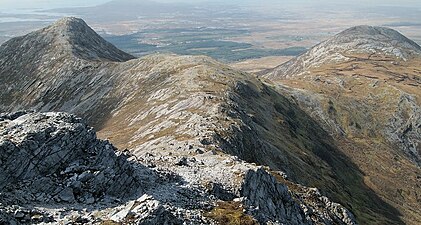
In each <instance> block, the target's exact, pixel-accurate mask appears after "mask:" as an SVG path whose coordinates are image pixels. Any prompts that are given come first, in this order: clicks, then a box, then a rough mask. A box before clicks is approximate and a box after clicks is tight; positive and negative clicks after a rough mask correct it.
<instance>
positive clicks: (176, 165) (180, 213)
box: [0, 112, 356, 224]
mask: <svg viewBox="0 0 421 225" xmlns="http://www.w3.org/2000/svg"><path fill="white" fill-rule="evenodd" d="M0 128H1V129H0V131H1V132H0V160H1V164H0V165H1V166H0V171H1V173H0V174H1V177H0V178H1V182H0V184H1V186H0V193H1V194H0V222H1V223H2V224H38V223H44V224H54V223H64V224H67V223H74V224H101V223H106V222H107V221H108V222H114V223H117V222H120V223H135V224H152V223H156V224H185V223H186V222H187V223H188V224H215V221H214V220H213V218H212V217H207V216H206V214H205V213H203V212H204V211H205V212H206V211H209V210H212V207H213V206H212V205H216V204H217V203H218V202H219V201H240V202H242V203H243V204H244V206H245V207H244V210H245V212H243V211H240V212H238V213H242V214H245V213H247V214H250V215H252V216H253V217H254V218H255V219H256V220H257V221H259V222H260V223H261V224H313V222H316V221H317V222H319V223H320V221H324V222H322V224H331V222H332V221H336V223H337V224H356V223H355V221H354V220H353V217H352V216H350V215H351V214H350V213H349V212H348V211H347V210H346V209H344V208H343V207H342V206H340V205H339V204H336V203H331V202H330V201H329V200H328V199H327V198H326V197H321V198H323V201H324V202H325V206H322V207H321V206H320V204H319V203H317V202H313V200H311V199H312V198H310V197H309V198H307V199H308V201H297V199H296V198H295V197H294V196H299V195H300V193H298V192H297V193H293V192H291V190H289V188H288V187H287V186H286V185H285V184H281V183H280V182H279V181H277V180H276V179H275V178H274V177H273V176H272V175H270V174H269V173H268V172H266V171H265V170H264V169H263V168H262V167H256V166H254V165H251V164H248V163H245V162H243V161H240V160H238V159H236V160H232V159H231V158H232V157H231V156H227V155H226V156H218V155H213V154H204V153H202V154H201V157H197V159H195V158H187V157H181V158H178V157H171V155H169V156H166V157H163V156H159V157H158V156H154V155H152V154H151V153H147V155H145V156H144V157H142V158H141V159H140V158H139V159H138V158H137V157H132V156H129V155H125V154H123V153H121V152H118V151H117V149H116V148H114V147H113V146H112V145H111V144H110V143H109V142H108V141H102V140H98V139H97V138H96V136H95V132H94V131H93V129H92V128H90V127H88V126H87V125H86V124H85V123H83V121H82V120H81V119H80V118H77V117H75V116H73V115H70V114H66V113H34V112H17V113H10V114H1V115H0ZM193 159H194V160H193ZM180 162H182V163H180ZM227 162H229V163H228V164H227ZM143 163H146V164H148V166H144V164H143ZM303 188H304V187H303ZM235 199H237V200H235ZM82 209H83V210H82ZM337 215H348V217H345V216H342V217H338V216H337ZM337 218H340V219H337Z"/></svg>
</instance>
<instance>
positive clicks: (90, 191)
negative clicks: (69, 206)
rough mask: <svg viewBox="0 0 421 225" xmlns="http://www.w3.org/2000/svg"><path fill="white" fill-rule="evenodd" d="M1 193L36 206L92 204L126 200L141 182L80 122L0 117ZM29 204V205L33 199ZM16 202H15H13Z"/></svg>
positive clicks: (57, 116) (60, 116) (62, 117)
mask: <svg viewBox="0 0 421 225" xmlns="http://www.w3.org/2000/svg"><path fill="white" fill-rule="evenodd" d="M0 128H1V130H0V162H1V163H0V190H1V191H2V192H4V191H11V192H16V193H18V192H19V191H23V190H24V191H26V192H28V193H29V194H28V195H29V196H19V195H16V197H30V198H31V197H35V201H40V202H50V201H56V202H65V203H74V202H81V203H86V204H92V203H94V202H96V201H98V199H101V198H104V196H105V195H109V196H114V197H119V198H127V197H130V196H133V195H134V194H138V193H140V192H141V189H142V188H141V187H142V182H143V181H141V179H140V175H139V174H137V173H138V172H137V171H136V170H135V168H134V165H133V164H132V163H130V162H129V161H128V160H127V156H125V155H124V154H118V155H116V152H115V150H116V149H115V147H114V146H112V145H111V144H110V143H109V142H108V141H102V140H98V139H96V134H95V131H94V130H93V129H92V128H90V127H88V126H87V125H86V124H84V123H83V122H82V120H81V119H80V118H77V117H75V116H72V115H68V114H65V113H43V114H39V113H15V114H1V115H0ZM30 198H29V199H28V200H31V201H32V200H33V199H30ZM19 200H20V199H19V198H17V201H19Z"/></svg>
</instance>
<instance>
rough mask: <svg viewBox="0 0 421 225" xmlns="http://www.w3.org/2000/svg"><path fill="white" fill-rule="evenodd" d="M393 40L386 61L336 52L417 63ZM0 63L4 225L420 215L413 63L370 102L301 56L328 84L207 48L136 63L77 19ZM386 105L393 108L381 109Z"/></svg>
mask: <svg viewBox="0 0 421 225" xmlns="http://www.w3.org/2000/svg"><path fill="white" fill-rule="evenodd" d="M370 29H374V28H370V27H367V28H364V27H361V28H358V29H357V30H370ZM349 32H350V33H352V34H353V35H354V34H355V35H357V34H358V35H361V36H367V35H369V34H367V32H365V31H358V32H357V31H352V30H351V31H349ZM360 33H362V34H360ZM378 33H381V34H378ZM384 33H386V34H387V35H388V37H389V38H392V37H394V35H398V34H396V33H394V32H383V31H382V32H380V31H379V32H374V36H373V39H376V38H377V37H380V36H382V35H383V34H384ZM347 35H348V34H346V33H343V34H341V36H347ZM382 37H383V36H382ZM335 39H338V37H336V38H335ZM362 39H364V38H363V37H362ZM381 40H382V39H380V41H381ZM399 40H400V41H401V42H403V41H404V40H405V41H406V42H407V44H401V45H396V46H398V47H397V48H399V49H400V50H401V53H402V55H403V56H404V57H401V58H399V57H398V56H396V55H390V54H389V53H388V52H389V51H385V53H387V54H384V57H386V58H387V59H388V60H392V61H386V60H385V59H386V58H381V57H383V56H382V54H380V53H377V54H376V55H375V56H374V55H372V56H371V58H370V60H363V59H365V58H364V57H365V56H364V54H366V53H365V52H360V51H356V52H353V53H352V54H353V56H354V59H353V60H347V61H341V62H340V63H359V64H358V65H356V67H355V68H366V67H368V65H370V64H369V62H373V63H384V64H387V65H389V66H390V67H386V68H385V69H384V70H387V71H392V69H393V70H398V68H399V67H400V66H402V65H413V67H408V70H411V71H412V72H414V71H416V68H415V65H416V64H410V63H412V62H415V61H414V60H417V50H416V46H414V45H411V44H409V43H411V42H410V41H409V40H407V39H405V38H401V39H399ZM339 42H340V43H339V44H338V45H340V46H344V45H346V44H344V43H345V42H346V41H345V40H342V41H339ZM399 43H400V42H399ZM375 45H376V46H377V44H375ZM358 46H359V45H358ZM354 47H356V46H354ZM347 48H353V45H349V47H347ZM382 48H383V47H382ZM384 48H387V46H386V47H384ZM408 49H409V50H408ZM380 50H381V49H380ZM380 50H378V51H380ZM376 51H377V50H376ZM392 52H395V51H392ZM404 53H405V54H404ZM327 54H328V53H327V52H326V54H325V55H327ZM344 54H345V53H344ZM370 54H371V53H370ZM303 56H304V55H303ZM299 59H300V58H298V59H295V60H299ZM373 60H377V61H373ZM405 63H407V64H405ZM287 65H292V64H287ZM323 65H324V66H331V67H333V66H337V64H332V63H326V62H324V63H323ZM364 66H365V67H364ZM281 67H282V66H281ZM0 68H1V70H0V97H1V98H0V111H1V112H4V113H3V114H1V116H0V121H1V122H0V128H1V130H0V134H1V135H2V136H1V142H0V147H1V148H0V150H1V152H0V157H1V158H0V159H1V162H2V163H1V165H0V169H1V170H2V176H0V179H1V185H0V188H1V189H0V193H1V195H0V200H1V202H0V203H1V205H0V210H1V219H2V221H3V222H4V223H10V224H19V223H23V224H25V223H50V224H56V223H62V224H71V223H73V224H77V223H79V224H131V223H132V224H152V223H153V224H357V223H360V224H403V223H405V222H408V221H411V220H412V221H415V223H414V224H416V221H417V219H418V218H419V212H417V210H416V209H417V208H419V207H418V206H419V203H417V198H418V197H417V196H420V195H419V194H418V193H419V188H420V187H419V185H418V186H417V184H419V183H417V181H418V180H417V179H419V178H417V174H419V166H418V165H417V158H416V157H417V155H416V154H417V153H416V152H417V150H416V149H417V148H418V147H417V146H419V145H417V143H418V142H417V141H418V140H420V139H419V138H418V137H419V136H418V135H419V119H418V118H419V117H417V115H418V116H419V114H417V112H418V111H417V110H418V108H417V107H418V106H419V103H418V99H417V95H416V93H413V92H410V91H411V90H412V91H413V90H416V86H414V85H416V84H417V83H416V82H417V79H418V76H416V75H415V74H413V73H410V74H408V75H405V76H404V75H402V76H400V75H398V74H399V73H396V74H395V73H392V72H384V73H383V74H384V76H382V77H381V78H379V79H384V80H381V81H378V82H377V83H376V82H375V81H374V80H373V81H372V82H370V83H369V84H370V85H371V86H368V87H367V88H370V87H371V88H372V89H373V90H378V91H379V92H378V94H377V92H374V91H373V95H372V96H371V98H373V100H371V101H367V100H364V101H363V100H361V99H355V98H351V97H349V95H344V97H343V98H344V99H345V100H346V101H345V100H343V101H337V100H336V99H335V98H333V97H332V96H342V95H341V93H342V92H341V91H343V90H342V89H341V88H342V87H341V86H340V85H341V84H342V85H343V86H344V87H346V88H351V89H350V90H355V93H357V91H356V90H363V89H362V88H357V86H355V85H356V83H357V82H360V79H362V78H361V77H356V75H350V76H349V78H348V79H349V80H345V77H346V76H342V77H344V81H343V82H338V84H339V86H338V87H337V89H335V88H330V87H333V86H328V85H330V84H332V82H333V81H332V80H334V79H336V77H335V78H332V77H322V76H321V75H320V74H322V72H320V74H318V75H314V76H312V75H311V76H307V75H308V74H312V73H313V70H310V69H309V71H307V67H302V69H304V68H306V72H303V73H299V74H304V75H303V76H298V75H297V76H290V77H295V78H296V79H300V82H301V79H302V80H303V81H302V84H307V82H309V83H310V84H313V83H312V82H315V86H317V87H319V88H320V89H322V88H325V90H324V92H323V93H325V95H322V94H321V93H319V92H316V91H315V90H313V89H310V88H307V89H305V87H298V86H294V84H295V82H296V80H288V79H286V78H285V77H288V76H283V75H279V76H278V74H276V76H275V75H274V74H275V73H268V74H267V75H265V76H263V77H256V76H255V75H253V74H249V73H245V72H242V71H238V70H235V69H233V68H231V67H229V66H227V65H224V64H222V63H220V62H217V61H215V60H213V59H211V58H209V57H204V56H177V55H169V54H155V55H149V56H145V57H142V58H134V57H132V56H130V55H128V54H126V53H124V52H122V51H120V50H118V49H116V48H115V47H114V46H112V45H111V44H109V43H107V42H106V41H105V40H103V39H102V38H101V37H100V36H98V35H97V34H96V33H95V32H94V31H93V30H92V29H91V28H89V27H88V26H87V25H86V23H85V22H83V21H82V20H80V19H76V18H65V19H62V20H60V21H58V22H56V23H54V24H52V25H51V26H49V27H46V28H44V29H41V30H39V31H35V32H33V33H30V34H28V35H26V36H23V37H18V38H14V39H11V40H9V41H8V42H6V43H4V44H3V45H2V46H1V47H0ZM309 68H311V69H313V68H316V69H319V70H320V69H323V68H322V67H309ZM370 68H371V67H370ZM376 68H377V67H376ZM288 71H295V70H293V69H291V70H288ZM329 71H336V70H333V69H332V70H329ZM345 71H348V70H345ZM323 74H326V76H327V75H328V74H327V73H323ZM361 74H362V75H365V74H366V73H362V72H361ZM362 75H361V76H362ZM357 78H359V79H357ZM401 78H402V79H403V80H401V81H398V79H401ZM307 79H308V81H307ZM338 79H339V78H338ZM364 79H369V78H364ZM370 79H372V78H370ZM392 79H393V80H395V81H394V82H392V81H391V80H392ZM385 80H387V81H385ZM370 81H371V80H370ZM318 82H320V83H323V85H320V84H319V83H318ZM348 82H349V83H348ZM382 82H384V83H382ZM287 85H288V86H287ZM325 85H326V86H325ZM347 85H349V86H347ZM388 85H394V86H393V87H395V89H393V90H392V88H389V86H388ZM334 87H336V86H334ZM386 87H387V88H386ZM397 87H399V88H402V90H405V92H404V91H399V90H400V89H399V90H398V89H397ZM326 90H331V91H337V92H327V91H326ZM370 90H371V89H370ZM320 91H322V90H320ZM343 93H347V94H349V92H347V91H343ZM358 93H359V92H358ZM334 94H336V95H334ZM355 96H360V95H355ZM361 96H363V95H362V94H361ZM396 96H398V97H399V98H395V97H396ZM392 97H393V98H392ZM381 98H382V99H387V102H388V101H389V100H390V102H388V103H390V104H392V103H393V104H395V105H393V106H396V107H395V108H393V109H391V108H390V107H389V106H390V105H387V107H386V105H382V104H377V105H375V106H377V110H374V107H372V106H371V105H370V104H369V103H372V102H374V101H376V99H377V100H378V99H381ZM397 99H399V101H397ZM329 100H330V101H329ZM325 101H326V103H327V107H325V105H324V103H325ZM360 101H361V102H364V104H362V103H360ZM330 102H331V103H330ZM382 103H383V102H382ZM341 107H343V108H341ZM345 107H355V110H354V111H350V110H349V109H348V108H345ZM325 109H326V110H327V111H325ZM382 110H389V111H382ZM392 110H396V111H393V113H394V114H392V115H393V116H392V117H386V116H379V115H378V114H375V113H379V114H380V113H384V114H385V113H390V112H392ZM58 112H61V113H58ZM348 112H349V114H347V113H348ZM354 112H357V113H358V114H356V115H357V116H355V117H352V116H351V115H354V114H351V113H354ZM370 113H373V114H370ZM385 115H388V114H385ZM369 117H370V118H379V119H378V120H376V119H372V120H368V118H369ZM80 118H83V119H80ZM84 121H86V122H84ZM90 126H92V127H94V128H91V127H90ZM358 127H359V128H358ZM409 127H410V128H411V129H406V128H409ZM398 128H399V129H398ZM93 129H95V130H96V131H97V132H96V133H95V131H94V130H93ZM96 135H98V137H99V138H100V139H104V140H107V141H102V140H99V139H97V137H96ZM111 143H112V144H111ZM114 146H115V147H114ZM412 153H414V154H412ZM11 156H13V157H11ZM414 156H415V157H414ZM411 157H412V158H411ZM383 162H386V163H388V164H386V165H388V166H390V167H388V168H385V167H382V166H380V164H381V163H383ZM370 163H371V164H370ZM398 164H399V165H398ZM370 166H371V167H370ZM374 166H376V167H374ZM397 166H399V167H397ZM395 167H396V168H399V169H393V170H392V168H395ZM389 169H390V170H389ZM399 176H401V177H399ZM387 187H391V188H390V189H387ZM335 202H337V203H335ZM408 223H409V224H410V222H408Z"/></svg>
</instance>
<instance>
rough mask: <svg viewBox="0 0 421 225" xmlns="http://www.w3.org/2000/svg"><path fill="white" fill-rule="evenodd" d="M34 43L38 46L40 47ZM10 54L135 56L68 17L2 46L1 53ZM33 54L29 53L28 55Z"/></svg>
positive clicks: (98, 58)
mask: <svg viewBox="0 0 421 225" xmlns="http://www.w3.org/2000/svg"><path fill="white" fill-rule="evenodd" d="M33 43H38V44H37V45H36V46H34V45H33ZM2 52H3V53H5V55H7V53H8V52H10V53H13V52H14V54H18V55H22V57H24V56H28V55H31V56H30V58H29V59H31V58H32V59H33V58H37V56H36V55H38V54H40V53H41V52H42V53H44V55H47V54H48V55H49V56H50V57H49V58H58V57H62V56H64V57H68V56H73V57H76V58H80V59H84V60H89V61H113V62H122V61H127V60H130V59H133V58H134V57H133V56H132V55H130V54H128V53H125V52H123V51H121V50H119V49H117V48H116V47H115V46H114V45H112V44H111V43H109V42H107V41H106V40H104V39H103V38H102V37H101V36H99V35H98V34H97V33H96V32H95V31H94V30H93V29H92V28H90V27H89V26H88V25H87V24H86V23H85V21H83V20H82V19H79V18H75V17H65V18H62V19H60V20H58V21H57V22H55V23H53V24H52V25H50V26H48V27H46V28H44V29H41V30H38V31H35V32H32V33H30V34H28V35H25V36H23V37H17V38H13V39H11V40H9V41H7V42H6V43H4V44H3V45H2V46H1V47H0V53H2ZM29 52H30V53H31V54H28V53H29Z"/></svg>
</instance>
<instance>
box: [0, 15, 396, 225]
mask: <svg viewBox="0 0 421 225" xmlns="http://www.w3.org/2000/svg"><path fill="white" fill-rule="evenodd" d="M64 22H65V21H64ZM16 40H21V39H15V40H14V41H12V42H15V43H17V41H16ZM41 47H43V45H41ZM3 49H4V48H3ZM53 50H54V49H53ZM48 53H53V55H54V53H55V52H54V51H51V52H48ZM43 54H44V52H38V54H34V55H32V56H34V57H28V58H25V60H23V61H22V62H21V63H22V64H25V65H30V66H32V65H33V64H34V63H32V62H34V61H36V60H38V59H39V62H38V64H39V65H37V66H36V67H35V68H32V67H30V68H32V69H31V70H28V69H27V67H24V66H23V67H19V66H20V64H18V65H15V66H14V65H13V64H11V63H10V62H11V61H12V59H16V55H15V54H13V53H11V52H9V51H4V50H3V51H2V48H0V56H1V57H0V67H1V68H2V70H1V71H0V81H1V84H3V86H1V89H2V92H1V102H0V109H1V110H2V111H16V110H22V109H35V110H39V111H66V112H70V113H75V114H77V115H78V116H83V117H84V118H86V119H87V121H88V122H89V124H90V125H93V126H94V127H95V128H97V130H98V136H99V137H101V138H104V139H105V138H106V139H110V140H111V141H112V142H113V143H114V144H115V145H116V146H117V147H118V148H119V149H127V150H123V151H125V152H129V153H130V154H133V155H134V157H135V158H137V159H140V160H141V161H142V163H144V164H145V165H148V167H150V168H156V169H157V170H158V169H168V170H173V171H175V172H176V173H177V174H178V175H179V176H181V177H182V178H183V179H185V180H187V181H188V183H190V184H192V185H195V186H199V187H201V188H204V187H205V188H206V187H208V186H209V185H208V184H207V182H209V183H211V184H212V183H213V184H215V185H210V189H212V191H211V192H212V193H213V194H214V195H215V196H217V198H219V199H220V200H224V199H225V200H224V201H226V200H228V202H229V201H233V200H234V199H235V198H234V197H233V196H235V197H244V196H242V195H241V193H240V194H239V187H241V184H238V183H237V179H238V177H237V176H236V175H235V174H236V171H235V170H232V168H231V169H229V168H230V166H231V165H234V167H235V168H243V166H244V165H247V166H246V167H249V166H252V165H253V164H249V163H257V164H261V165H269V166H270V168H266V169H264V170H265V171H267V173H273V174H274V175H273V176H275V175H276V174H278V176H275V177H277V179H275V178H274V177H271V178H268V177H267V176H266V175H264V176H262V175H258V176H257V177H262V178H263V180H266V181H269V182H266V181H265V182H264V184H265V185H264V188H265V190H268V191H269V193H271V194H270V195H271V196H272V197H274V196H276V194H274V195H272V194H273V193H272V192H271V191H270V190H273V189H275V190H276V188H274V186H273V182H272V181H274V179H275V180H277V182H284V183H285V182H286V183H288V182H289V181H286V180H285V179H284V177H283V176H279V174H282V173H280V172H279V171H278V170H283V171H285V172H286V174H287V175H288V176H289V177H290V179H291V181H299V183H304V184H308V185H311V186H316V187H318V188H319V189H320V192H321V194H323V195H325V194H326V195H328V196H329V197H331V198H333V199H334V200H335V201H336V200H337V201H340V202H341V203H342V204H344V205H345V206H346V207H349V208H352V210H353V212H354V213H355V214H356V219H357V221H362V222H361V223H363V222H367V221H380V222H379V223H382V222H384V223H394V224H402V223H403V222H402V221H401V220H400V218H399V217H398V216H399V212H398V211H396V210H395V209H394V208H393V207H392V206H390V205H389V204H388V203H387V202H385V201H384V200H382V199H380V198H379V197H378V196H377V194H376V193H374V192H373V191H372V190H371V189H370V188H369V187H368V186H367V185H366V184H365V180H364V179H365V177H364V174H363V172H362V171H360V170H359V168H358V167H357V166H356V165H354V164H353V162H350V161H349V159H348V158H347V156H346V155H344V154H343V153H342V152H341V149H340V148H339V147H338V144H339V143H338V142H337V140H335V139H334V137H333V136H331V135H329V133H328V132H327V131H329V130H328V129H324V128H322V127H321V126H320V123H318V122H317V121H316V120H315V119H313V118H312V117H310V116H309V115H310V113H307V112H306V111H305V110H302V109H300V108H299V104H295V103H294V102H295V101H296V100H291V99H289V98H287V97H286V96H288V95H282V94H280V93H283V92H279V91H278V90H277V89H275V88H273V87H272V86H270V85H267V84H265V83H263V82H261V81H260V80H259V79H257V78H256V77H254V76H253V75H251V74H247V73H244V72H241V71H237V70H233V69H232V68H230V67H228V66H226V65H224V64H222V63H219V62H217V61H215V60H213V59H210V58H208V57H202V56H199V57H198V56H196V57H194V56H176V55H151V56H146V57H143V58H140V59H133V60H128V61H124V62H110V61H109V60H108V59H107V58H105V59H101V58H99V60H95V58H94V60H90V58H87V60H86V59H81V58H80V57H76V56H73V55H70V56H69V55H67V56H63V57H62V58H61V60H60V61H56V62H53V63H51V61H50V56H51V55H48V54H47V55H48V56H45V55H43ZM39 55H40V56H39ZM33 59H35V60H33ZM28 71H29V72H30V73H28ZM22 74H23V75H24V76H22ZM40 74H42V76H41V75H40ZM16 80H17V81H18V82H16ZM11 96H13V98H11ZM227 153H229V154H231V155H234V156H229V155H228V154H227ZM230 157H237V158H238V159H242V160H247V161H248V162H249V163H246V164H243V163H237V160H234V159H233V158H230ZM163 159H165V160H163ZM199 159H202V160H199ZM201 163H204V164H201ZM206 163H209V164H206ZM212 164H214V165H215V168H216V169H212V170H211V169H210V168H211V167H212ZM174 165H177V167H174ZM186 165H187V166H186ZM189 165H190V166H192V167H193V168H194V169H195V170H190V169H189V167H190V166H189ZM219 169H221V170H219ZM208 170H209V171H208ZM214 170H215V172H217V171H225V172H224V174H225V173H227V174H226V175H227V177H228V178H233V179H232V180H227V179H225V178H224V177H218V176H215V174H214V173H213V172H214ZM241 171H243V172H244V170H241ZM243 172H241V174H242V175H246V173H243ZM258 174H259V173H258ZM242 175H241V176H239V177H242ZM251 177H253V176H251ZM253 179H254V178H253ZM240 180H241V179H240ZM258 180H262V179H260V178H259V179H258ZM233 181H235V182H234V183H233ZM275 187H276V185H275ZM289 187H291V188H295V189H297V190H301V188H299V187H300V185H294V184H293V183H292V184H290V186H289ZM201 188H200V190H202V189H201ZM266 188H267V189H266ZM304 192H308V190H307V189H304ZM249 193H252V192H251V191H250V192H249ZM305 195H306V194H303V195H299V196H305ZM310 196H312V195H310ZM248 197H251V196H248ZM258 199H259V196H256V198H254V197H253V198H252V199H250V200H251V202H247V201H244V202H243V203H244V204H245V205H247V206H248V208H247V210H246V211H247V213H249V214H250V215H252V216H254V217H255V218H260V220H259V221H265V222H268V221H275V220H283V219H285V218H283V217H280V216H279V215H281V214H277V213H275V214H273V213H272V212H273V211H275V212H277V210H278V208H276V207H275V209H273V208H271V207H269V208H267V205H265V204H267V201H263V202H262V201H259V200H258ZM263 199H264V198H263ZM298 199H299V198H298ZM317 199H319V198H317ZM273 202H274V203H276V204H278V203H279V204H281V202H282V200H279V199H277V198H276V197H274V199H273ZM214 203H215V202H213V204H214ZM310 204H313V203H310ZM316 205H317V204H316ZM256 206H258V207H259V208H261V209H265V210H264V211H263V212H259V211H255V210H252V208H253V207H256ZM266 209H267V210H266ZM325 209H326V208H325V207H322V208H320V210H322V211H320V212H324V211H323V210H325ZM311 211H313V210H310V211H308V212H309V213H310V214H306V216H308V217H309V218H310V220H311V221H313V222H314V223H317V221H319V222H320V223H327V224H328V223H329V221H336V222H337V223H349V222H352V223H353V222H354V221H348V220H347V221H345V220H344V219H343V218H341V217H338V216H336V214H335V213H333V214H331V213H328V214H326V215H330V216H329V218H324V217H320V215H322V214H323V213H321V214H319V212H318V211H317V210H316V211H314V213H315V214H313V213H312V212H311ZM262 213H263V215H262ZM271 213H272V214H271ZM265 216H266V217H268V218H270V219H265V218H264V217H265ZM293 216H295V215H293ZM297 216H298V215H297ZM294 218H295V217H294ZM338 218H339V219H338ZM301 219H302V218H301Z"/></svg>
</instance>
